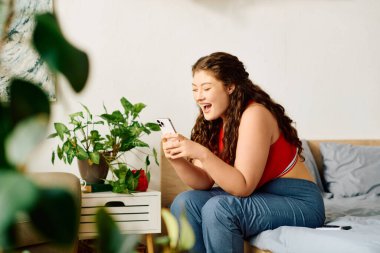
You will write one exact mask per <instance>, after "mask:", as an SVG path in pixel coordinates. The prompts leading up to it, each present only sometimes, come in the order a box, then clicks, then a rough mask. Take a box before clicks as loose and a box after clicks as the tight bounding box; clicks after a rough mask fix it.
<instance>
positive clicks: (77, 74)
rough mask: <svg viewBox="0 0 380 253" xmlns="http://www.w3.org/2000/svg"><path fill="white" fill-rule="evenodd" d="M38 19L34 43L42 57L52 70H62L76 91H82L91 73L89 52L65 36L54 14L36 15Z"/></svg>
mask: <svg viewBox="0 0 380 253" xmlns="http://www.w3.org/2000/svg"><path fill="white" fill-rule="evenodd" d="M36 21H37V24H36V27H35V30H34V33H33V44H34V46H35V48H36V49H37V51H38V52H39V54H40V55H41V57H42V59H44V60H45V61H46V62H47V64H48V65H49V67H50V68H51V69H52V70H55V71H59V72H61V73H62V74H63V75H64V76H65V77H66V78H67V80H68V81H69V82H70V83H71V86H72V87H73V88H74V90H75V91H76V92H79V91H81V90H82V89H83V87H84V85H85V83H86V81H87V77H88V73H89V60H88V56H87V54H86V53H84V52H82V51H81V50H79V49H77V48H75V47H74V46H73V45H71V44H70V43H69V42H68V41H67V40H66V39H65V38H64V36H63V34H62V32H61V29H60V28H59V25H58V21H57V19H56V17H55V16H54V15H53V14H51V13H45V14H41V15H36Z"/></svg>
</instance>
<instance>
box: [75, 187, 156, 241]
mask: <svg viewBox="0 0 380 253" xmlns="http://www.w3.org/2000/svg"><path fill="white" fill-rule="evenodd" d="M99 207H106V209H107V211H108V213H109V214H110V215H111V216H112V218H113V219H114V220H115V222H116V224H117V225H118V226H119V228H120V230H121V232H122V233H124V234H151V233H161V192H159V191H149V190H148V191H147V192H138V193H133V194H119V193H113V192H96V193H82V210H81V217H80V225H79V239H80V240H84V239H92V238H95V237H96V235H97V233H96V224H95V214H96V210H97V209H98V208H99Z"/></svg>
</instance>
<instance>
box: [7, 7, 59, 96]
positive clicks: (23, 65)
mask: <svg viewBox="0 0 380 253" xmlns="http://www.w3.org/2000/svg"><path fill="white" fill-rule="evenodd" d="M5 2H8V3H11V2H13V8H7V10H5V11H2V13H1V15H3V16H4V13H3V12H6V13H5V15H6V16H8V15H9V13H13V15H12V18H11V22H10V24H9V26H8V27H7V29H6V30H4V31H3V34H2V38H3V39H2V44H1V48H0V50H1V51H0V100H1V101H7V100H8V98H9V82H10V80H11V77H19V78H22V79H25V80H28V81H31V82H33V83H35V84H36V85H39V86H41V88H42V89H43V90H44V91H45V92H46V93H47V95H48V96H49V99H50V101H55V100H56V91H55V84H56V76H55V75H54V74H53V73H52V72H50V71H49V70H48V68H47V66H46V64H45V63H44V62H43V60H42V59H41V58H40V56H39V55H38V54H37V52H36V51H35V49H34V48H33V45H32V43H31V40H32V33H33V30H34V27H35V20H34V15H35V14H36V13H44V12H53V0H13V1H10V0H8V1H5ZM8 6H12V4H9V5H7V7H8ZM12 9H13V10H12ZM5 22H6V20H5V19H3V18H2V19H1V26H2V28H3V27H5V26H4V24H5ZM2 30H3V29H1V30H0V31H2Z"/></svg>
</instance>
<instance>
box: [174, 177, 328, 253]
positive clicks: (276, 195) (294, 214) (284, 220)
mask: <svg viewBox="0 0 380 253" xmlns="http://www.w3.org/2000/svg"><path fill="white" fill-rule="evenodd" d="M170 209H171V212H172V213H173V214H174V215H175V216H176V217H177V218H179V216H180V214H181V212H182V211H183V210H184V211H185V213H186V216H187V219H188V220H189V222H190V224H191V226H192V227H193V229H194V233H195V237H196V244H195V246H194V247H193V249H192V251H191V252H197V253H202V252H209V253H210V252H217V253H223V252H238V253H241V252H244V250H243V247H244V239H248V238H250V237H252V236H255V235H257V234H259V233H260V232H262V231H265V230H268V229H275V228H277V227H280V226H302V227H311V228H315V227H319V226H321V225H322V224H323V223H324V220H325V209H324V204H323V199H322V195H321V192H320V190H319V189H318V187H317V186H316V185H315V184H314V183H312V182H310V181H307V180H303V179H293V178H279V179H276V180H273V181H271V182H269V183H267V184H265V185H264V186H262V187H261V188H259V189H257V190H256V191H255V192H254V193H252V194H251V195H250V196H248V197H236V196H233V195H231V194H229V193H227V192H225V191H223V190H222V189H221V188H220V187H215V188H212V189H211V190H208V191H199V190H191V191H186V192H182V193H181V194H179V195H178V196H177V197H176V198H175V199H174V201H173V203H172V205H171V208H170Z"/></svg>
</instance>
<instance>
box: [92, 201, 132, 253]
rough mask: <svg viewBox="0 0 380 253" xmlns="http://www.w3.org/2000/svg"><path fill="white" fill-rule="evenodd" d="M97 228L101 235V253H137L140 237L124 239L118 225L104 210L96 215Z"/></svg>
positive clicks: (100, 209) (130, 236)
mask: <svg viewBox="0 0 380 253" xmlns="http://www.w3.org/2000/svg"><path fill="white" fill-rule="evenodd" d="M96 226H97V230H98V233H99V239H98V245H99V246H98V249H99V251H100V252H105V253H124V252H135V251H134V248H135V246H136V244H137V242H138V239H139V237H138V236H136V235H128V236H127V237H123V235H122V234H121V233H120V230H119V228H118V227H117V226H116V223H115V222H114V221H113V219H112V217H111V216H110V215H109V214H108V213H107V211H106V210H105V209H104V208H99V209H98V211H97V213H96Z"/></svg>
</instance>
